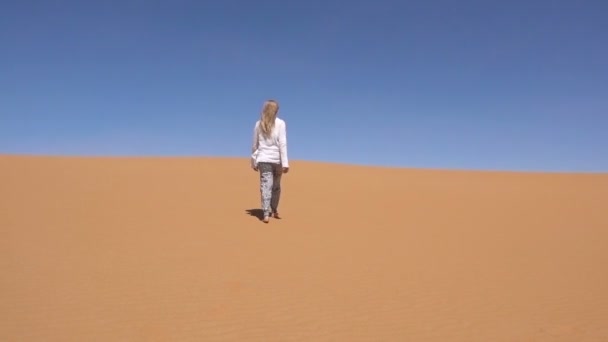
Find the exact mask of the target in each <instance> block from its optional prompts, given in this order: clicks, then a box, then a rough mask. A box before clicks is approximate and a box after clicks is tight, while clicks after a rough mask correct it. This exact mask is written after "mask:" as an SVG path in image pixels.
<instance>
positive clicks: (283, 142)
mask: <svg viewBox="0 0 608 342" xmlns="http://www.w3.org/2000/svg"><path fill="white" fill-rule="evenodd" d="M281 126H282V127H281V131H280V133H279V150H280V151H281V164H282V166H283V167H289V159H288V158H287V123H285V122H284V123H283V125H281Z"/></svg>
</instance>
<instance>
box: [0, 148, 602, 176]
mask: <svg viewBox="0 0 608 342" xmlns="http://www.w3.org/2000/svg"><path fill="white" fill-rule="evenodd" d="M2 157H13V158H19V157H23V158H69V159H240V160H243V161H246V160H248V159H249V156H246V155H212V154H179V155H175V154H172V155H167V154H93V153H90V154H78V153H25V152H23V153H16V152H0V158H2ZM291 162H296V163H310V164H324V165H333V166H341V167H362V168H375V169H385V170H416V171H443V172H475V173H517V174H556V175H608V170H606V171H597V170H596V171H582V170H570V171H568V170H543V169H521V168H520V169H517V168H516V169H506V168H501V169H493V168H463V167H430V166H414V165H409V166H397V165H387V164H367V163H355V162H344V161H342V162H340V161H329V160H322V159H306V158H298V159H292V158H290V163H291Z"/></svg>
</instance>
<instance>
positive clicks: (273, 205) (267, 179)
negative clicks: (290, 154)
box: [258, 162, 283, 215]
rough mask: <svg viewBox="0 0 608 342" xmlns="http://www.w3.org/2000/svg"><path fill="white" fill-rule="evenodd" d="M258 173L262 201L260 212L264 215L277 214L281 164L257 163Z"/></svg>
mask: <svg viewBox="0 0 608 342" xmlns="http://www.w3.org/2000/svg"><path fill="white" fill-rule="evenodd" d="M258 170H259V172H260V194H261V199H262V210H264V214H265V215H270V213H271V212H277V209H278V207H279V200H280V198H281V176H282V175H283V167H282V166H281V164H273V163H264V162H260V163H258Z"/></svg>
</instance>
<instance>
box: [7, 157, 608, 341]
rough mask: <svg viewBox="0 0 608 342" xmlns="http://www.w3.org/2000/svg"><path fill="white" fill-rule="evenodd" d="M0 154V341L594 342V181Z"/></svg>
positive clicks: (605, 336)
mask: <svg viewBox="0 0 608 342" xmlns="http://www.w3.org/2000/svg"><path fill="white" fill-rule="evenodd" d="M291 164H292V165H291V170H290V173H288V174H286V175H285V176H284V179H283V193H282V199H281V205H280V212H281V214H282V216H283V217H282V219H281V220H276V219H273V220H271V221H270V223H268V224H264V223H263V222H261V221H260V220H259V219H258V218H257V217H255V216H252V215H250V213H249V212H248V210H252V209H258V208H259V207H260V199H259V198H260V195H259V190H258V176H257V174H256V173H255V172H254V171H252V170H251V169H250V168H249V160H247V159H233V158H126V157H125V158H116V157H115V158H101V157H98V158H92V157H91V158H85V157H43V156H11V155H4V156H0V194H1V196H0V233H1V238H0V253H1V254H0V272H1V277H0V340H1V341H11V342H12V341H62V342H66V341H79V342H80V341H104V342H106V341H349V342H350V341H421V342H423V341H442V342H447V341H450V342H455V341H484V342H490V341H491V342H498V341H576V342H584V341H598V342H599V341H608V175H607V174H557V173H554V174H552V173H523V172H481V171H456V170H424V169H389V168H380V167H366V166H351V165H339V164H328V163H314V162H304V161H293V162H292V163H291Z"/></svg>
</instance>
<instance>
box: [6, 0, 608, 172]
mask: <svg viewBox="0 0 608 342" xmlns="http://www.w3.org/2000/svg"><path fill="white" fill-rule="evenodd" d="M607 17H608V2H606V1H602V0H597V1H592V0H577V1H564V0H528V1H520V0H513V1H491V0H484V1H482V0H478V1H453V0H412V1H392V0H391V1H388V0H377V1H374V2H372V1H348V2H346V1H345V2H343V3H342V2H341V1H337V0H328V1H316V0H314V1H278V0H276V1H246V0H223V1H202V0H199V1H194V0H192V1H180V0H173V1H169V0H166V1H158V0H145V1H144V0H137V1H136V0H121V1H76V0H64V1H62V0H56V1H32V0H22V1H0V49H1V53H0V153H27V154H52V155H140V156H243V157H246V156H248V154H249V152H250V144H251V135H252V129H253V125H254V123H255V121H256V120H257V119H258V117H259V111H260V108H261V105H262V103H263V101H264V100H265V99H267V98H274V99H277V100H278V101H279V102H280V104H281V111H280V114H279V115H280V116H281V117H282V118H283V119H285V120H286V121H287V129H288V140H289V154H290V159H292V160H315V161H331V162H340V163H354V164H364V165H383V166H403V167H428V168H459V169H501V170H538V171H604V172H605V171H608V63H606V61H608V43H607V42H608V20H606V18H607Z"/></svg>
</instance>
